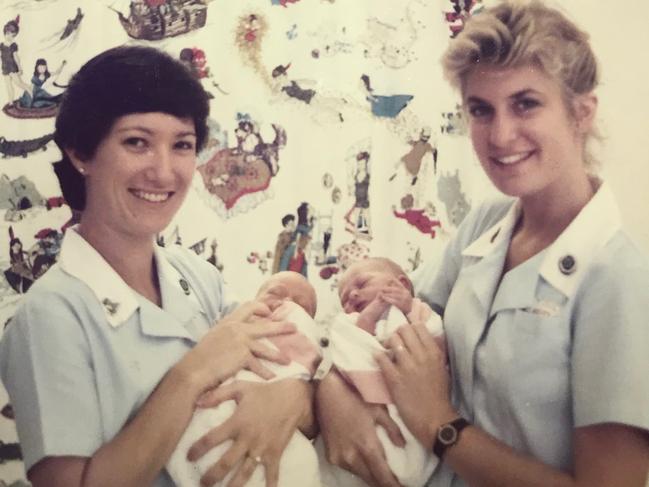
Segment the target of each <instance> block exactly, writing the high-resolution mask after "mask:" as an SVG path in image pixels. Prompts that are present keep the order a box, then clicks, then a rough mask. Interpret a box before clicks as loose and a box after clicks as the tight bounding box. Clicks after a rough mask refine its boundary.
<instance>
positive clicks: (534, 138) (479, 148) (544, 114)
mask: <svg viewBox="0 0 649 487" xmlns="http://www.w3.org/2000/svg"><path fill="white" fill-rule="evenodd" d="M464 101H465V105H466V108H467V111H468V112H469V127H470V132H471V140H472V142H473V147H474V149H475V152H476V154H477V156H478V159H479V160H480V163H481V164H482V167H483V168H484V170H485V172H486V173H487V175H488V176H489V179H491V181H492V182H493V183H494V185H495V186H496V187H497V188H498V189H499V190H500V191H502V192H503V193H505V194H507V195H510V196H518V197H522V198H524V197H526V196H531V195H535V194H539V193H543V194H545V195H547V196H551V195H559V194H561V192H563V191H569V188H570V185H571V184H574V182H575V181H576V178H587V173H586V170H585V166H584V162H583V144H584V142H583V141H584V137H585V133H586V132H587V131H588V129H589V128H590V123H591V122H592V117H593V115H594V110H595V106H596V105H595V103H596V101H595V98H594V96H592V95H580V96H578V97H576V98H575V100H574V103H573V105H574V107H573V108H574V110H571V111H569V110H568V108H567V107H566V103H565V102H564V98H563V96H562V92H561V86H560V85H559V83H558V82H556V81H555V80H554V79H552V78H550V77H549V76H547V75H546V74H545V73H544V72H543V71H542V70H541V69H540V68H537V67H535V66H532V65H528V66H522V67H517V68H498V67H494V66H481V67H479V68H476V69H474V70H473V71H472V72H471V73H470V74H469V75H468V76H467V79H466V83H465V85H464ZM572 113H575V115H574V116H573V114H572Z"/></svg>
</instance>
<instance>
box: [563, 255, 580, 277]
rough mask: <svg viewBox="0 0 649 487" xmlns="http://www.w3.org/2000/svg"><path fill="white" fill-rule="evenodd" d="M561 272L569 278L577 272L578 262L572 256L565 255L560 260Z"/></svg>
mask: <svg viewBox="0 0 649 487" xmlns="http://www.w3.org/2000/svg"><path fill="white" fill-rule="evenodd" d="M559 270H560V271H561V274H563V275H565V276H569V275H570V274H572V273H573V272H575V271H576V270H577V261H576V260H575V258H574V257H573V256H572V255H570V254H568V255H564V256H563V257H561V258H560V259H559Z"/></svg>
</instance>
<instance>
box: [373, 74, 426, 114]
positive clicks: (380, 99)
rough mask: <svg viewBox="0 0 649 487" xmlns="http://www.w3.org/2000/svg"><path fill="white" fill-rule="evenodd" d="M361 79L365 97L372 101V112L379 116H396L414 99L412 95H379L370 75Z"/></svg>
mask: <svg viewBox="0 0 649 487" xmlns="http://www.w3.org/2000/svg"><path fill="white" fill-rule="evenodd" d="M361 81H362V82H363V86H364V87H365V90H366V95H367V96H366V97H365V99H366V100H367V101H369V102H370V107H371V110H372V114H373V115H375V116H377V117H386V118H395V117H396V116H397V115H399V113H401V110H403V109H404V108H406V106H408V103H410V101H411V100H412V99H413V96H412V95H377V94H375V93H374V89H373V88H372V85H371V83H370V77H369V76H368V75H366V74H363V75H362V76H361Z"/></svg>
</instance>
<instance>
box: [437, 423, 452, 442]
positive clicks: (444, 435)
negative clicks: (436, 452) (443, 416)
mask: <svg viewBox="0 0 649 487" xmlns="http://www.w3.org/2000/svg"><path fill="white" fill-rule="evenodd" d="M438 437H439V441H441V442H442V443H444V444H445V445H450V444H452V443H455V440H456V439H457V430H456V429H455V428H454V427H453V426H451V425H448V424H447V425H445V426H444V427H443V428H442V429H440V430H439V435H438Z"/></svg>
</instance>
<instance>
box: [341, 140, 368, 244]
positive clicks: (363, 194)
mask: <svg viewBox="0 0 649 487" xmlns="http://www.w3.org/2000/svg"><path fill="white" fill-rule="evenodd" d="M351 164H352V165H353V174H352V181H351V185H350V194H352V195H353V197H354V203H353V205H352V207H351V208H350V210H349V211H348V212H347V213H346V214H345V230H347V231H348V232H351V233H352V234H354V236H356V237H361V238H366V239H370V238H371V237H372V232H371V229H370V199H369V190H370V153H369V151H366V150H362V151H360V152H358V153H357V154H356V156H355V157H354V158H353V160H352V162H351Z"/></svg>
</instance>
